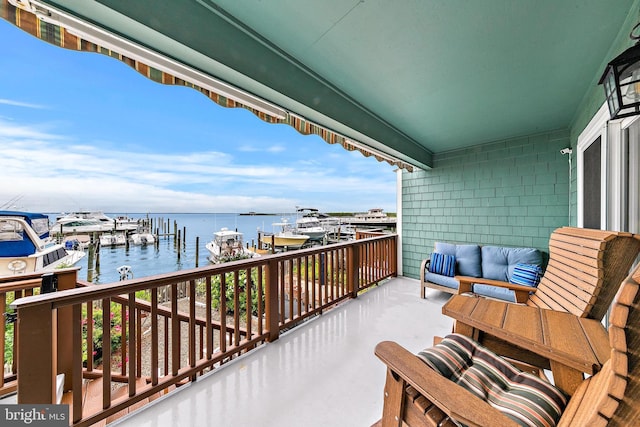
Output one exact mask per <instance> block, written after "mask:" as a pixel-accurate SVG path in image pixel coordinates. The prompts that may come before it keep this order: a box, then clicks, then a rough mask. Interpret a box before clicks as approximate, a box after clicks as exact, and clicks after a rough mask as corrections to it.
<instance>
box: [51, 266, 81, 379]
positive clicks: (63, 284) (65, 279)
mask: <svg viewBox="0 0 640 427" xmlns="http://www.w3.org/2000/svg"><path fill="white" fill-rule="evenodd" d="M56 276H57V277H58V291H65V290H67V289H74V288H75V287H76V282H77V281H78V280H77V279H78V270H77V269H69V270H63V271H60V272H56ZM72 326H73V307H72V306H67V307H62V308H60V309H58V329H59V330H60V331H64V332H63V333H61V334H58V354H57V356H58V371H57V372H58V373H63V374H64V390H65V391H67V390H71V388H72V387H73V357H72V355H73V333H72V331H73V328H72Z"/></svg>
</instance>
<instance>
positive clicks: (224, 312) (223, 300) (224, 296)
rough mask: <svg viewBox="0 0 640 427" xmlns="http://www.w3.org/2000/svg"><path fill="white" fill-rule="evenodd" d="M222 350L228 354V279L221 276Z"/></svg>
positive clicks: (223, 274) (223, 275)
mask: <svg viewBox="0 0 640 427" xmlns="http://www.w3.org/2000/svg"><path fill="white" fill-rule="evenodd" d="M219 277H220V350H222V352H223V353H226V352H227V280H226V279H227V277H226V274H225V273H222V274H220V276H219Z"/></svg>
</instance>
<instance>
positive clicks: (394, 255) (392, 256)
mask: <svg viewBox="0 0 640 427" xmlns="http://www.w3.org/2000/svg"><path fill="white" fill-rule="evenodd" d="M390 246H391V250H390V253H388V254H387V257H388V258H389V261H390V262H391V268H392V271H393V277H398V236H397V235H395V236H393V239H391V245H390Z"/></svg>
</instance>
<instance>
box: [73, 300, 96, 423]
mask: <svg viewBox="0 0 640 427" xmlns="http://www.w3.org/2000/svg"><path fill="white" fill-rule="evenodd" d="M87 304H91V302H87ZM72 318H73V321H72V322H71V324H72V330H73V333H72V351H73V354H72V364H71V366H72V374H71V390H72V396H71V397H72V399H71V400H72V405H73V413H72V414H71V419H72V421H73V422H74V423H75V422H78V421H80V420H81V419H82V382H83V381H82V304H74V305H73V309H72ZM87 325H88V323H87ZM88 359H93V355H92V354H91V353H89V350H88V349H87V360H88Z"/></svg>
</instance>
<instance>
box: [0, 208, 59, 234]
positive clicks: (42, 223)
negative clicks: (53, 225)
mask: <svg viewBox="0 0 640 427" xmlns="http://www.w3.org/2000/svg"><path fill="white" fill-rule="evenodd" d="M11 216H13V217H20V218H24V219H25V221H27V224H29V225H30V226H31V228H33V229H34V231H35V232H36V233H37V234H38V237H40V239H42V240H44V239H46V238H47V237H49V216H48V215H46V214H43V213H36V212H23V211H0V219H3V218H4V217H11Z"/></svg>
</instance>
